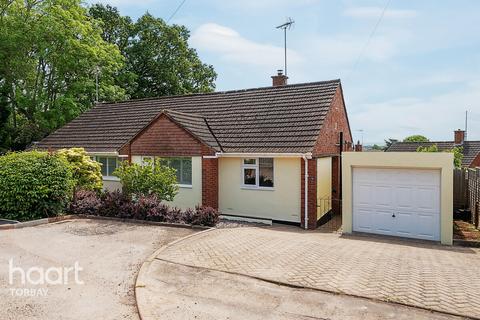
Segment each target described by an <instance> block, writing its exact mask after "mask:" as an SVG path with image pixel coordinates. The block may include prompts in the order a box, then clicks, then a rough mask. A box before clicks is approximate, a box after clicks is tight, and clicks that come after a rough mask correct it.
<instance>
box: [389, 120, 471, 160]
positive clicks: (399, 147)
mask: <svg viewBox="0 0 480 320" xmlns="http://www.w3.org/2000/svg"><path fill="white" fill-rule="evenodd" d="M433 145H436V146H437V148H438V150H439V151H446V150H452V149H453V148H454V147H462V153H463V159H462V166H463V167H467V168H468V167H470V168H474V167H480V141H466V140H465V131H464V130H460V129H459V130H455V131H454V140H453V141H429V142H395V143H393V144H392V145H391V146H390V147H389V148H388V149H387V150H385V151H387V152H415V151H417V149H418V148H419V147H429V146H433Z"/></svg>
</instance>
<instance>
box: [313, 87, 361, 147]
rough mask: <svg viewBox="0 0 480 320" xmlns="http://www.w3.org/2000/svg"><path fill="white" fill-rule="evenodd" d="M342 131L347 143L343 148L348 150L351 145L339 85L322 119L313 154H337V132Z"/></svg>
mask: <svg viewBox="0 0 480 320" xmlns="http://www.w3.org/2000/svg"><path fill="white" fill-rule="evenodd" d="M340 132H343V139H344V141H347V142H348V143H349V146H348V147H346V148H345V149H344V150H350V149H351V146H352V145H353V142H352V136H351V132H350V127H349V125H348V119H347V112H346V109H345V103H344V101H343V95H342V90H341V87H340V86H339V87H338V88H337V91H336V92H335V95H334V97H333V100H332V105H331V107H330V110H329V111H328V113H327V116H326V117H325V120H324V121H323V126H322V129H321V130H320V134H319V136H318V138H317V142H316V144H315V147H314V148H313V156H320V155H335V154H339V146H338V143H339V133H340Z"/></svg>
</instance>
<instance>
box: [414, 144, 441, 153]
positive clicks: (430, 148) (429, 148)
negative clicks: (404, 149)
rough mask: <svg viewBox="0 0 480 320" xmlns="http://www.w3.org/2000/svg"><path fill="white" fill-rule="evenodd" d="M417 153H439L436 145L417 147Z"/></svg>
mask: <svg viewBox="0 0 480 320" xmlns="http://www.w3.org/2000/svg"><path fill="white" fill-rule="evenodd" d="M417 152H439V150H438V147H437V145H436V144H432V145H431V146H425V147H423V146H420V147H418V148H417Z"/></svg>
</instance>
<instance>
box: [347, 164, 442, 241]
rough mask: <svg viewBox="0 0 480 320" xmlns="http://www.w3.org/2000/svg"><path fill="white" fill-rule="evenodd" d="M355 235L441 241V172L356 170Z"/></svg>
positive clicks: (354, 172) (354, 200) (354, 197)
mask: <svg viewBox="0 0 480 320" xmlns="http://www.w3.org/2000/svg"><path fill="white" fill-rule="evenodd" d="M353 231H357V232H368V233H377V234H383V235H389V236H400V237H408V238H417V239H425V240H434V241H440V170H421V169H397V168H392V169H391V168H388V169H378V168H354V169H353Z"/></svg>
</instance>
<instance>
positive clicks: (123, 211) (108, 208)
mask: <svg viewBox="0 0 480 320" xmlns="http://www.w3.org/2000/svg"><path fill="white" fill-rule="evenodd" d="M70 213H72V214H84V215H94V216H103V217H114V218H121V219H137V220H147V221H155V222H167V223H183V224H190V225H202V226H209V227H213V226H215V225H216V224H217V223H218V220H219V213H218V211H217V210H215V209H213V208H211V207H201V206H197V207H195V208H194V209H186V210H181V209H179V208H175V207H170V206H168V205H166V204H164V203H162V202H161V201H160V200H159V199H158V198H157V197H156V196H155V195H150V196H142V197H139V198H138V199H135V200H132V199H131V198H129V197H128V196H126V195H125V194H123V193H121V192H119V191H115V192H105V193H102V194H100V195H98V194H97V193H96V192H93V191H85V190H81V191H78V192H77V193H76V195H75V200H74V201H73V202H72V204H71V206H70Z"/></svg>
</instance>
